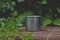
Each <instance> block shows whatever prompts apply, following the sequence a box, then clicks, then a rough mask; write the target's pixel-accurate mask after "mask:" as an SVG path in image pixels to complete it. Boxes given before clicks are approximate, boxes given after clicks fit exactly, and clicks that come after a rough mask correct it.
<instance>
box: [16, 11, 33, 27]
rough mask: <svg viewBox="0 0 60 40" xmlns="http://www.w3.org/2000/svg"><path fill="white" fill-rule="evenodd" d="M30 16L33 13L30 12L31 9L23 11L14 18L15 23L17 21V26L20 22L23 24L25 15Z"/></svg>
mask: <svg viewBox="0 0 60 40" xmlns="http://www.w3.org/2000/svg"><path fill="white" fill-rule="evenodd" d="M28 15H29V16H30V15H33V12H31V11H25V12H24V13H23V14H21V15H19V16H18V17H17V18H16V21H17V22H16V23H17V25H18V26H21V24H23V23H24V21H25V17H26V16H28Z"/></svg>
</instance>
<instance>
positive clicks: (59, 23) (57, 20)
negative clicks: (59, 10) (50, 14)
mask: <svg viewBox="0 0 60 40" xmlns="http://www.w3.org/2000/svg"><path fill="white" fill-rule="evenodd" d="M53 24H55V25H58V26H60V18H57V19H56V20H54V23H53Z"/></svg>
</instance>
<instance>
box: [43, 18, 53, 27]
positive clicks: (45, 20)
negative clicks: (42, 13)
mask: <svg viewBox="0 0 60 40" xmlns="http://www.w3.org/2000/svg"><path fill="white" fill-rule="evenodd" d="M51 23H52V20H51V19H44V20H43V21H42V24H43V27H44V26H47V25H49V24H51Z"/></svg>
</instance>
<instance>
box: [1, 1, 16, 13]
mask: <svg viewBox="0 0 60 40" xmlns="http://www.w3.org/2000/svg"><path fill="white" fill-rule="evenodd" d="M15 5H16V2H15V1H13V0H6V1H4V0H1V1H0V11H2V12H6V10H11V11H13V10H14V6H15Z"/></svg>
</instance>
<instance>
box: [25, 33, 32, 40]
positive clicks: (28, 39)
mask: <svg viewBox="0 0 60 40" xmlns="http://www.w3.org/2000/svg"><path fill="white" fill-rule="evenodd" d="M32 35H33V33H32V32H31V33H29V34H27V36H26V40H30V39H32Z"/></svg>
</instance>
